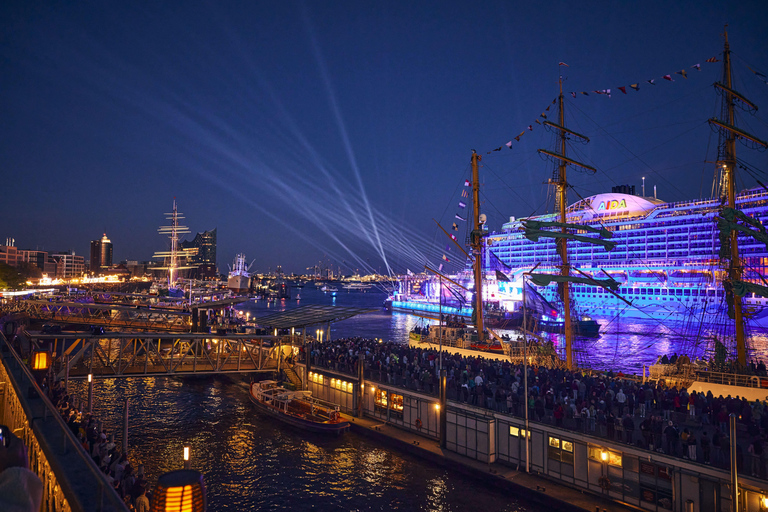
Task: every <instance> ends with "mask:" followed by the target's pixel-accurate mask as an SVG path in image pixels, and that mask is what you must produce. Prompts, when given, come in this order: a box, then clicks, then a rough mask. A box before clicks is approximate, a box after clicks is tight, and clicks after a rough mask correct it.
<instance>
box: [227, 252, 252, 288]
mask: <svg viewBox="0 0 768 512" xmlns="http://www.w3.org/2000/svg"><path fill="white" fill-rule="evenodd" d="M249 268H250V265H246V264H245V254H242V253H240V254H238V255H237V256H236V257H235V261H234V263H232V269H231V271H230V272H229V279H227V288H229V289H230V290H232V291H233V292H235V293H246V292H247V291H248V290H250V288H251V274H250V273H248V269H249Z"/></svg>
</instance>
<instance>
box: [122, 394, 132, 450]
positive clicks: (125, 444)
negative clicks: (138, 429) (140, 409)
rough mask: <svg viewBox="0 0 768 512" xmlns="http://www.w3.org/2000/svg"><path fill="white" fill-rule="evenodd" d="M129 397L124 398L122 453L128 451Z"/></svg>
mask: <svg viewBox="0 0 768 512" xmlns="http://www.w3.org/2000/svg"><path fill="white" fill-rule="evenodd" d="M130 402H131V400H130V398H126V399H125V409H123V453H128V405H129V404H130Z"/></svg>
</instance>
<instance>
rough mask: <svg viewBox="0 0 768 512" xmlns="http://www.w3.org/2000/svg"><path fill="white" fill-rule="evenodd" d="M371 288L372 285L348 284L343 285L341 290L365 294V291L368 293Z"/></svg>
mask: <svg viewBox="0 0 768 512" xmlns="http://www.w3.org/2000/svg"><path fill="white" fill-rule="evenodd" d="M371 286H372V285H370V284H364V283H350V284H345V285H343V286H342V288H344V289H345V290H347V291H350V292H354V291H358V292H365V291H368V290H369V289H370V288H371Z"/></svg>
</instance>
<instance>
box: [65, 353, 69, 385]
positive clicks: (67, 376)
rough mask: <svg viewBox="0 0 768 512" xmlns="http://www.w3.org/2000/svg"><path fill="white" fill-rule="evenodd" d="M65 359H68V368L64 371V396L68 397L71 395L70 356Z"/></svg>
mask: <svg viewBox="0 0 768 512" xmlns="http://www.w3.org/2000/svg"><path fill="white" fill-rule="evenodd" d="M65 359H66V361H65V364H66V368H65V371H64V394H65V395H68V394H69V354H67V357H66V358H65Z"/></svg>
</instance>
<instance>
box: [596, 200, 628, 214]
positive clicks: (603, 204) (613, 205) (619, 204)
mask: <svg viewBox="0 0 768 512" xmlns="http://www.w3.org/2000/svg"><path fill="white" fill-rule="evenodd" d="M626 207H627V201H626V199H618V200H617V199H614V200H613V201H600V206H598V207H597V211H598V212H601V211H604V210H618V209H619V208H626Z"/></svg>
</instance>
